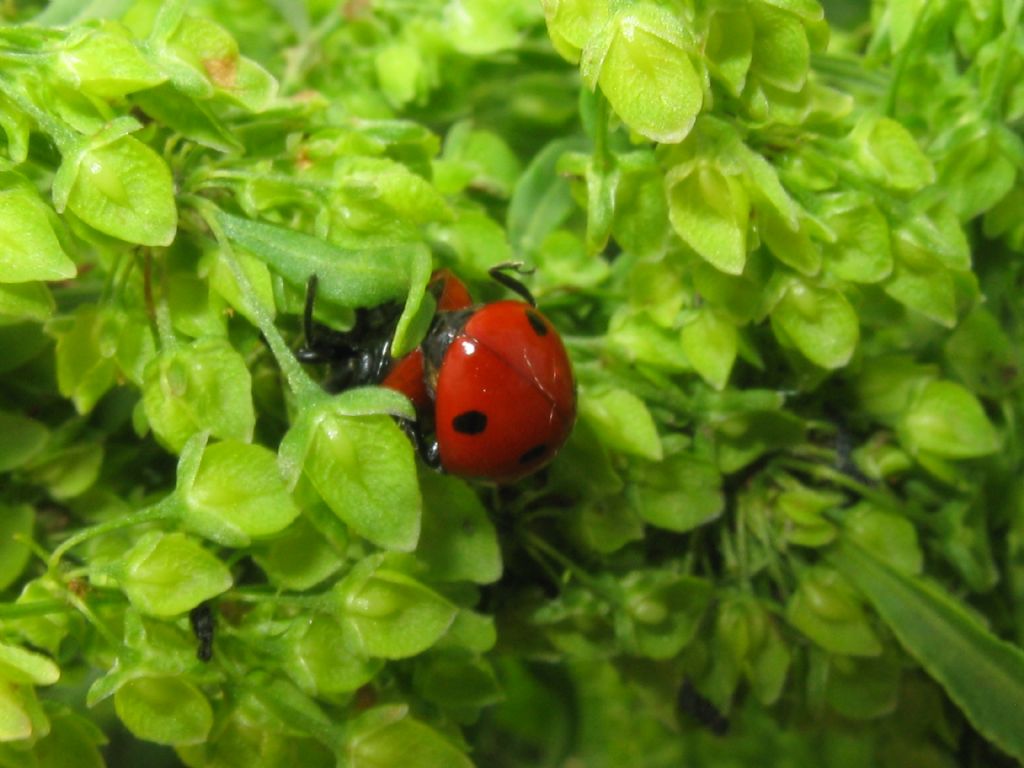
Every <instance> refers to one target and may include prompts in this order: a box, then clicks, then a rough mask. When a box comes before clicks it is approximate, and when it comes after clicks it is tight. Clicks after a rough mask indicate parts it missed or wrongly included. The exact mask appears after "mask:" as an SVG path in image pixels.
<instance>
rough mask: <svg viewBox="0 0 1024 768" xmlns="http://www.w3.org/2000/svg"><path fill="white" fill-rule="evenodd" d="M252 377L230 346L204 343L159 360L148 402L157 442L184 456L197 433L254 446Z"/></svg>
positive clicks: (145, 392)
mask: <svg viewBox="0 0 1024 768" xmlns="http://www.w3.org/2000/svg"><path fill="white" fill-rule="evenodd" d="M251 390H252V377H251V376H250V375H249V370H248V368H246V365H245V361H244V360H243V359H242V356H241V355H239V354H238V352H236V351H235V349H234V347H232V346H231V345H230V344H229V343H228V342H227V340H225V339H223V338H218V337H210V338H205V339H198V340H196V341H194V342H193V343H191V344H189V345H187V346H182V347H175V348H173V349H171V350H168V351H165V352H164V353H162V354H161V355H159V356H158V357H156V358H154V359H153V360H152V361H151V362H150V363H149V364H148V365H147V366H146V371H145V376H144V381H143V389H142V401H143V406H144V407H145V410H146V418H147V419H148V420H149V424H150V426H151V427H152V428H153V432H154V434H155V435H156V437H157V439H158V440H160V442H162V443H163V444H164V445H166V446H167V447H168V448H169V449H170V450H172V451H174V452H176V453H177V452H179V451H181V449H182V448H183V447H184V445H185V443H186V441H187V440H188V439H189V438H190V437H192V435H194V434H195V433H196V432H202V431H207V430H208V431H209V432H210V433H211V434H213V435H214V436H216V437H219V438H222V439H225V440H227V439H232V440H240V441H243V442H248V441H249V440H251V439H252V433H253V428H254V425H255V420H256V416H255V413H254V411H253V404H252V391H251Z"/></svg>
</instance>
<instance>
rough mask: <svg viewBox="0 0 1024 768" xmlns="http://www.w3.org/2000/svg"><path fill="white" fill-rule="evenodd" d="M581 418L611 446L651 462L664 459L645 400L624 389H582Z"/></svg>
mask: <svg viewBox="0 0 1024 768" xmlns="http://www.w3.org/2000/svg"><path fill="white" fill-rule="evenodd" d="M579 409H580V418H581V419H582V420H586V421H587V422H588V423H589V424H590V426H591V427H592V428H593V430H594V432H595V433H596V435H597V437H598V438H599V439H600V440H601V442H602V443H604V444H605V445H606V446H607V447H608V448H611V449H612V450H615V451H621V452H623V453H628V454H631V455H633V456H640V457H642V458H645V459H650V460H652V461H658V460H660V459H661V456H662V450H661V440H660V439H659V437H658V430H657V427H655V425H654V420H653V419H652V418H651V414H650V412H649V411H648V410H647V406H646V405H645V404H644V401H643V400H641V399H640V398H639V397H637V396H636V395H634V394H633V393H632V392H627V391H626V390H624V389H601V390H598V391H595V392H591V391H589V390H585V389H584V390H581V391H580V401H579Z"/></svg>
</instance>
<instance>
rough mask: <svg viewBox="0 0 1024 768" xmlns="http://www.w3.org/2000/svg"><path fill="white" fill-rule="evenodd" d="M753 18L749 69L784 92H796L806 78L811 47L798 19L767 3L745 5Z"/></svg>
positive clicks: (802, 85)
mask: <svg viewBox="0 0 1024 768" xmlns="http://www.w3.org/2000/svg"><path fill="white" fill-rule="evenodd" d="M749 9H750V10H749V13H750V15H751V17H752V18H753V21H754V45H753V58H752V60H751V63H750V70H751V72H753V73H754V74H756V75H757V76H758V78H760V79H761V80H763V81H765V82H766V83H769V84H770V85H773V86H775V87H776V88H781V89H782V90H784V91H790V92H794V93H795V92H797V91H799V90H800V89H801V88H803V87H804V83H805V82H806V81H807V72H808V70H809V69H810V65H811V48H810V43H809V42H808V40H807V32H806V31H805V29H804V25H803V24H802V23H801V21H800V19H798V18H795V17H794V16H792V15H791V14H789V13H786V12H785V11H782V10H779V9H778V8H774V7H772V5H769V4H767V3H762V2H755V3H751V4H750V6H749Z"/></svg>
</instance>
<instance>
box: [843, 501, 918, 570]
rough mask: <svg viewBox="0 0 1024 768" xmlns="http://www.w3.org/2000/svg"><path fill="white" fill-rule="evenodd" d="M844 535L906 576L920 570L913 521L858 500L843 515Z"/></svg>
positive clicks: (915, 530)
mask: <svg viewBox="0 0 1024 768" xmlns="http://www.w3.org/2000/svg"><path fill="white" fill-rule="evenodd" d="M843 529H844V533H845V535H846V537H847V538H848V539H849V540H850V541H852V542H854V543H855V544H857V545H858V546H860V547H861V548H862V549H864V550H866V551H868V552H871V553H872V554H873V556H874V557H876V558H878V560H879V561H880V562H883V563H885V564H886V565H888V566H889V567H890V568H892V569H894V570H896V571H898V572H899V573H903V574H907V575H908V576H917V575H919V574H920V573H921V568H922V566H923V563H924V555H923V553H922V552H921V547H920V545H919V544H918V543H917V529H916V528H915V527H914V525H913V523H911V522H910V521H909V520H907V519H906V518H903V517H899V516H898V515H893V514H890V513H888V512H883V511H882V510H880V509H876V508H875V507H873V506H872V505H871V504H870V503H868V502H861V503H860V504H857V505H856V506H854V507H852V508H851V509H848V510H846V511H845V512H844V514H843Z"/></svg>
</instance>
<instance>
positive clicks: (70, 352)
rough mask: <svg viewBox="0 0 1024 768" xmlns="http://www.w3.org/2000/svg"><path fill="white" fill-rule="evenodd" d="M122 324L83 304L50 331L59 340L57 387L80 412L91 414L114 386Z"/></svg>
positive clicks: (114, 318)
mask: <svg viewBox="0 0 1024 768" xmlns="http://www.w3.org/2000/svg"><path fill="white" fill-rule="evenodd" d="M119 325H120V323H119V318H118V317H117V316H116V315H114V314H112V313H110V312H105V311H103V310H100V309H98V308H97V307H96V306H94V305H90V304H84V305H82V306H80V307H79V308H78V309H77V310H76V311H75V314H74V316H73V317H72V318H68V320H67V321H65V322H62V323H60V324H57V323H55V324H54V325H53V327H52V328H50V329H49V330H50V332H51V333H52V334H53V335H54V336H56V337H57V386H58V388H59V390H60V393H61V394H62V395H63V396H64V397H67V398H70V399H71V401H72V402H73V403H74V404H75V408H76V409H77V410H78V412H79V413H88V412H89V411H91V410H92V409H93V407H94V406H95V405H96V403H97V402H99V399H100V398H101V397H102V396H103V395H104V393H106V391H107V390H108V389H110V387H112V386H113V384H114V377H115V375H116V373H117V364H116V362H115V360H114V357H115V355H116V354H117V345H118V333H119V330H120V328H119Z"/></svg>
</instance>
